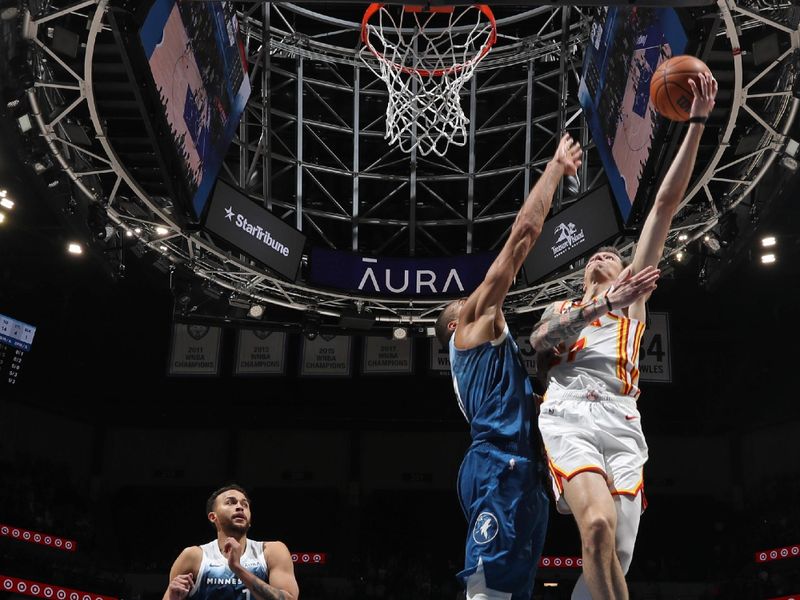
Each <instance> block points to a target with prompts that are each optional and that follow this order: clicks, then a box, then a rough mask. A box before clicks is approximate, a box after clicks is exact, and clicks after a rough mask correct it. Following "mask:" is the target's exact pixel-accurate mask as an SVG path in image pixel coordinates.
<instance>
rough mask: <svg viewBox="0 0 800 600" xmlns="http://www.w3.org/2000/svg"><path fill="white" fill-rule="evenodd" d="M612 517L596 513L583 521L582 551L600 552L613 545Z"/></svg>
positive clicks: (613, 524)
mask: <svg viewBox="0 0 800 600" xmlns="http://www.w3.org/2000/svg"><path fill="white" fill-rule="evenodd" d="M614 529H615V523H614V519H613V518H612V517H610V516H608V515H604V514H602V513H597V514H594V515H591V516H590V517H589V518H588V519H587V520H586V522H585V524H584V526H583V531H582V534H583V535H582V538H583V547H584V551H586V552H588V553H589V554H594V553H601V552H604V551H607V550H608V549H609V548H613V546H614Z"/></svg>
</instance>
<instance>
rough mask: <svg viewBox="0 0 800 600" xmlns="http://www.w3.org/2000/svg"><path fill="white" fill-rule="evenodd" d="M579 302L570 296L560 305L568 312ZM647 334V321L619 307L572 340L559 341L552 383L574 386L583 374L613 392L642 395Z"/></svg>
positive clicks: (552, 372)
mask: <svg viewBox="0 0 800 600" xmlns="http://www.w3.org/2000/svg"><path fill="white" fill-rule="evenodd" d="M579 306H580V303H579V302H570V301H569V300H567V301H565V302H563V303H561V305H560V306H557V307H556V309H557V310H558V311H559V312H560V313H564V312H566V311H568V310H569V309H570V308H573V307H575V308H577V307H579ZM643 334H644V323H642V322H640V321H638V320H637V319H630V318H628V317H626V316H625V315H623V314H622V313H621V312H620V313H618V312H616V311H613V312H609V313H606V314H605V315H603V316H601V317H599V318H597V319H595V320H594V321H592V322H591V323H589V324H588V325H587V326H586V327H584V328H583V329H582V330H581V332H580V333H579V334H578V336H577V338H573V339H572V340H570V342H571V343H569V342H567V343H564V342H562V343H561V344H559V346H558V347H557V348H556V350H557V353H556V356H555V357H554V358H553V361H552V362H551V363H550V371H549V374H548V375H549V380H550V383H553V382H555V383H556V384H557V386H556V387H560V388H572V387H575V386H571V385H570V384H571V383H574V382H575V380H576V379H578V377H579V376H581V375H583V376H584V377H581V380H585V377H589V378H590V379H591V380H593V381H594V382H596V383H597V384H598V385H597V388H598V389H603V390H604V391H606V392H607V393H609V394H614V395H618V396H630V397H632V398H638V397H639V393H640V390H639V387H638V384H639V345H640V344H641V342H642V335H643ZM567 344H569V347H567ZM551 389H552V388H551Z"/></svg>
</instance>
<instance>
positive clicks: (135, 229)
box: [133, 227, 142, 235]
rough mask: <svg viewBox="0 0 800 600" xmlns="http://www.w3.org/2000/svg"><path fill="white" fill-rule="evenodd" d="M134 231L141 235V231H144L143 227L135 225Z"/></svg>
mask: <svg viewBox="0 0 800 600" xmlns="http://www.w3.org/2000/svg"><path fill="white" fill-rule="evenodd" d="M133 232H134V233H135V234H136V235H139V234H140V233H142V228H141V227H134V228H133Z"/></svg>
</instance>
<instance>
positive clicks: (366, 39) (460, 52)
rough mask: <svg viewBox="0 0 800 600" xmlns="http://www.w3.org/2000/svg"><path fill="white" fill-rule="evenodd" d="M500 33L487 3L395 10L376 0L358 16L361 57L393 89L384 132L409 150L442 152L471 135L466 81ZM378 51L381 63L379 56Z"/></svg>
mask: <svg viewBox="0 0 800 600" xmlns="http://www.w3.org/2000/svg"><path fill="white" fill-rule="evenodd" d="M496 40H497V25H496V23H495V19H494V15H493V14H492V11H491V9H490V8H489V7H488V6H487V5H486V4H473V5H471V6H464V7H453V6H447V7H442V6H438V7H430V8H427V9H425V8H422V7H420V6H406V5H404V6H403V7H402V9H401V10H400V12H399V16H398V15H396V14H395V15H393V14H392V13H391V12H390V11H389V9H387V8H386V6H385V4H383V3H380V2H373V3H372V4H370V5H369V7H368V8H367V10H366V12H365V13H364V18H363V19H362V21H361V41H362V42H363V44H364V46H363V47H362V49H361V52H360V56H361V60H362V61H363V62H364V63H365V64H366V65H367V67H369V69H370V70H371V71H372V72H373V73H375V75H376V76H378V77H380V78H381V79H382V80H383V82H384V83H385V84H386V87H387V89H388V90H389V101H388V104H387V106H386V136H385V137H386V139H388V140H389V144H395V143H397V144H399V145H400V148H401V149H402V150H403V151H405V152H411V151H412V150H413V149H414V148H415V147H416V148H418V150H419V152H420V154H421V155H423V156H425V155H427V154H429V153H431V152H434V153H436V154H438V155H439V156H444V155H445V152H447V148H448V147H449V146H450V144H454V145H456V146H463V145H464V144H466V143H467V124H468V123H469V119H468V118H467V117H466V115H465V114H464V111H463V110H462V109H461V98H460V96H459V94H460V92H461V88H462V87H463V86H464V84H465V83H466V82H467V81H469V79H470V78H471V77H472V75H473V73H474V71H475V67H477V66H478V63H479V62H480V61H481V60H483V58H484V57H485V56H486V54H488V52H489V50H491V48H492V46H493V45H494V43H495V41H496ZM375 59H377V67H378V68H377V69H376V68H375V67H376V60H375Z"/></svg>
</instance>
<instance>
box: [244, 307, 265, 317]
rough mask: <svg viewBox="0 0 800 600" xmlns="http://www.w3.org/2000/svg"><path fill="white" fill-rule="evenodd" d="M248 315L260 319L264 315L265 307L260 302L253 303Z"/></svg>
mask: <svg viewBox="0 0 800 600" xmlns="http://www.w3.org/2000/svg"><path fill="white" fill-rule="evenodd" d="M247 316H248V317H250V318H251V319H260V318H261V317H263V316H264V307H263V306H261V305H260V304H253V305H251V306H250V310H248V311H247Z"/></svg>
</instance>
